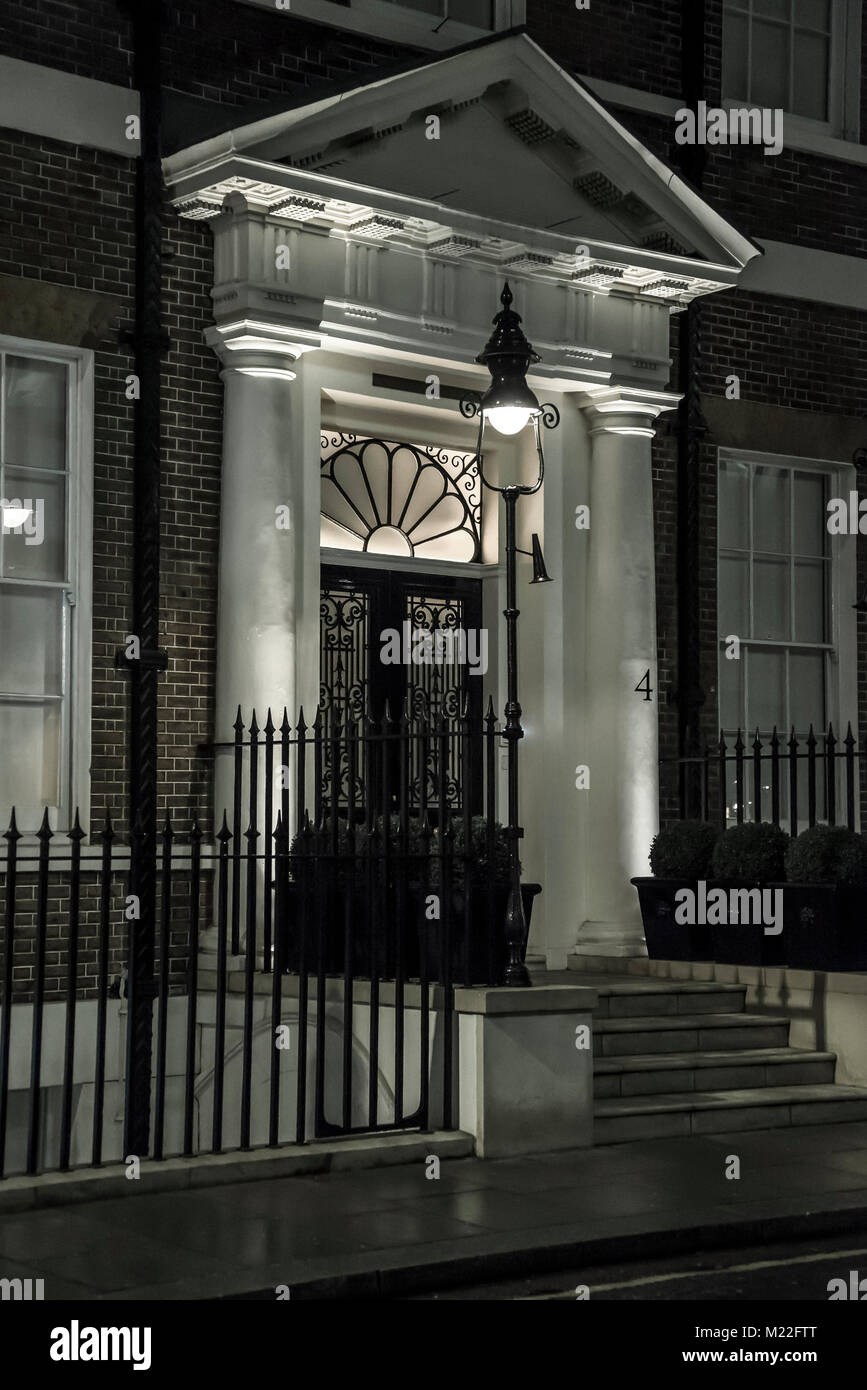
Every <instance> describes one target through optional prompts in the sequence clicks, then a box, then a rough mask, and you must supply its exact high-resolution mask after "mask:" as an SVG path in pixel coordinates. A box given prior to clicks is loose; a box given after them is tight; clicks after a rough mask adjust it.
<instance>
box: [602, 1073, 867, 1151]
mask: <svg viewBox="0 0 867 1390" xmlns="http://www.w3.org/2000/svg"><path fill="white" fill-rule="evenodd" d="M865 1119H867V1088H864V1087H861V1086H833V1085H819V1086H767V1087H764V1086H761V1087H748V1088H745V1089H743V1090H730V1091H702V1092H687V1093H683V1094H681V1093H670V1092H669V1093H663V1094H660V1095H654V1096H643V1097H640V1098H639V1097H635V1096H628V1097H619V1098H616V1099H611V1100H600V1101H597V1103H596V1108H595V1118H594V1124H593V1142H594V1144H619V1143H626V1142H628V1141H629V1140H632V1139H662V1138H671V1137H674V1136H687V1135H691V1134H726V1133H729V1132H731V1133H736V1132H737V1131H738V1130H752V1129H777V1128H780V1127H783V1126H786V1125H817V1124H819V1125H821V1124H840V1123H842V1122H844V1121H849V1120H852V1121H854V1120H865Z"/></svg>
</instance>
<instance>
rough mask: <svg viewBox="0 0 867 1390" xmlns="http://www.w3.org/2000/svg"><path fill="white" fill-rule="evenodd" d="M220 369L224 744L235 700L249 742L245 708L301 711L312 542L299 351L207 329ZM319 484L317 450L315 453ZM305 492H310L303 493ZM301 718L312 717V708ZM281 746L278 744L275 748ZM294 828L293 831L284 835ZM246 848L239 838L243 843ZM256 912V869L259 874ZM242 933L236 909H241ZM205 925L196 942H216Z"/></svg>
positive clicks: (219, 727) (226, 805)
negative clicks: (303, 612)
mask: <svg viewBox="0 0 867 1390" xmlns="http://www.w3.org/2000/svg"><path fill="white" fill-rule="evenodd" d="M208 338H209V341H210V342H211V345H212V346H213V347H214V348H215V350H216V351H217V353H218V355H219V357H220V360H221V362H222V363H223V369H222V371H221V373H220V376H221V379H222V381H223V383H224V386H225V394H224V402H223V464H222V479H221V495H220V547H219V572H218V581H217V586H218V587H217V592H218V598H217V604H218V607H217V671H216V722H215V738H216V741H217V742H218V743H226V742H230V741H231V740H232V738H233V733H234V729H233V726H234V723H235V718H236V715H237V711H238V707H239V706H240V708H241V717H242V719H243V722H244V725H245V732H244V741H245V743H246V742H247V741H248V739H249V723H250V714H251V711H252V710H253V709H255V711H256V718H257V721H258V725H259V729H260V731H261V730H262V729H263V728H264V725H265V721H266V718H267V713H268V709H269V708H270V710H271V715H272V719H273V721H274V724H275V725H276V726H277V727H278V728H279V725H280V723H281V720H282V717H283V709H284V706H285V708H286V710H287V711H288V714H289V719H290V721H291V722H292V723H293V725H294V723H295V721H296V720H297V717H298V708H297V706H298V696H299V671H298V660H297V647H298V632H299V623H300V615H299V608H300V597H299V596H300V591H301V588H302V585H303V575H304V558H305V557H304V553H303V548H304V546H305V545H308V546H309V545H310V544H314V543H315V547H316V551H317V555H318V548H319V535H318V531H317V534H316V535H315V537H313V538H312V539H311V538H310V537H309V536H307V534H306V532H307V530H308V529H309V528H305V527H304V526H303V525H302V515H303V505H304V491H305V489H304V458H305V451H304V450H303V448H302V439H303V428H302V426H303V414H304V412H303V409H302V406H301V392H300V389H299V384H298V383H297V382H296V376H297V372H296V366H295V364H296V359H297V357H298V356H299V355H300V353H301V352H302V351H303V348H299V347H295V346H294V345H293V344H291V343H287V342H285V341H271V340H269V339H266V338H261V339H257V338H253V337H252V336H251V335H249V334H245V335H243V336H242V335H236V336H235V337H232V336H228V335H226V334H224V332H222V331H221V330H219V329H212V330H210V332H209V334H208ZM313 462H314V465H315V469H316V481H317V483H318V474H319V460H318V454H317V455H314V459H313ZM308 491H309V489H308ZM308 718H312V713H311V715H310V716H308ZM277 746H278V750H279V744H278V745H277ZM233 765H234V758H233V753H232V750H231V748H226V749H218V750H217V755H216V761H215V786H214V812H215V821H216V825H215V830H218V829H219V827H220V824H221V822H222V817H223V811H224V810H225V811H226V813H227V821H228V825H229V828H230V829H232V792H233ZM263 772H264V759H263V758H262V757H261V756H260V761H259V779H260V780H259V807H258V828H259V832H260V839H259V841H258V846H257V847H258V850H259V852H262V850H263V847H264V841H263V838H262V830H263V826H264V788H263V786H262V780H263ZM279 773H280V758H279V751H278V753H277V755H276V756H275V760H274V775H275V785H274V805H273V812H272V814H273V815H275V816H276V811H277V809H278V808H279V802H280V796H279V785H280V784H279ZM246 777H247V772H246V757H245V772H244V781H243V788H242V812H241V814H242V831H241V833H242V836H243V834H244V832H245V831H246V830H247V822H248V816H249V796H248V788H247V780H246ZM291 828H292V827H291V826H290V833H291ZM243 843H244V847H245V848H246V842H245V841H244V842H243ZM257 879H258V880H259V882H258V884H257V898H258V902H259V904H260V907H261V902H262V892H263V889H264V874H257ZM242 936H243V907H242ZM213 937H214V932H213V930H211V931H208V932H207V933H206V936H205V939H204V940H203V942H202V944H203V946H204V947H205V948H206V949H213V947H214V945H215V942H214V940H213Z"/></svg>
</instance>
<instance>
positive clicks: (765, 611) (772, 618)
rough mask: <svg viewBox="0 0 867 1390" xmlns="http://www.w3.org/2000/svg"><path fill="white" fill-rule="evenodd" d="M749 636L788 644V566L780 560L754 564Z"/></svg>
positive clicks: (789, 634)
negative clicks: (751, 616)
mask: <svg viewBox="0 0 867 1390" xmlns="http://www.w3.org/2000/svg"><path fill="white" fill-rule="evenodd" d="M751 636H752V637H757V638H759V639H760V640H762V641H765V642H785V641H788V639H789V637H790V636H791V633H790V632H789V567H788V565H787V564H786V563H785V562H784V561H782V560H754V561H753V630H752V633H751Z"/></svg>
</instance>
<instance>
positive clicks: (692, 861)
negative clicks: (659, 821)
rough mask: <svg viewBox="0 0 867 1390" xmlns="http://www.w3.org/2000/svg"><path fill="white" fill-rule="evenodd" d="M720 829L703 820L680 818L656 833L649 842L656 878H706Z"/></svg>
mask: <svg viewBox="0 0 867 1390" xmlns="http://www.w3.org/2000/svg"><path fill="white" fill-rule="evenodd" d="M718 835H719V831H718V830H717V829H716V827H715V826H713V825H709V824H708V822H707V821H703V820H681V821H675V822H674V823H673V824H672V825H667V826H666V827H665V829H664V830H660V832H659V834H658V835H655V836H654V838H653V841H652V843H651V846H650V868H651V872H652V873H653V876H654V878H679V879H688V880H692V879H699V878H707V871H708V868H709V866H710V857H711V855H712V853H713V847H714V845H715V844H716V841H717V837H718Z"/></svg>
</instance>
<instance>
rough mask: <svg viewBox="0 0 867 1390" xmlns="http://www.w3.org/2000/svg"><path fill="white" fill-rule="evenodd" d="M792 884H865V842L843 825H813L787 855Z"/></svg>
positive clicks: (866, 844) (787, 866) (803, 832)
mask: <svg viewBox="0 0 867 1390" xmlns="http://www.w3.org/2000/svg"><path fill="white" fill-rule="evenodd" d="M786 874H787V877H788V878H789V880H790V882H792V883H867V841H865V839H864V837H863V836H862V835H857V834H856V833H855V831H854V830H848V829H847V828H846V826H844V825H814V826H811V827H810V829H809V830H804V831H802V833H801V834H800V835H799V836H798V838H797V839H796V840H792V842H791V844H790V845H789V849H788V853H787V855H786Z"/></svg>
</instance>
